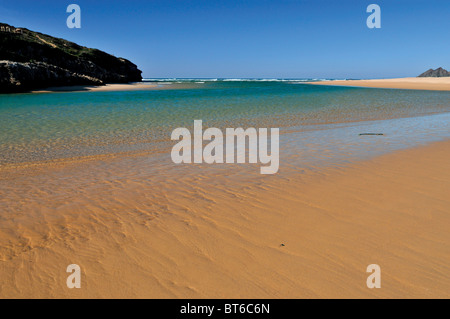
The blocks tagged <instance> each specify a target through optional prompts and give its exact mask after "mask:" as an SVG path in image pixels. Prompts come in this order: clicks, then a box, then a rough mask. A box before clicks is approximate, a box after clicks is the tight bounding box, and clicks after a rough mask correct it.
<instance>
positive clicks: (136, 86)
mask: <svg viewBox="0 0 450 319" xmlns="http://www.w3.org/2000/svg"><path fill="white" fill-rule="evenodd" d="M157 87H158V85H156V84H154V83H148V82H142V83H125V84H106V85H103V86H94V85H92V86H89V85H86V86H82V85H78V86H59V87H50V88H46V89H43V90H35V91H32V92H31V93H52V92H80V91H81V92H82V91H85V92H111V91H137V90H151V89H155V88H157Z"/></svg>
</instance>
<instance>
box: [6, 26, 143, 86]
mask: <svg viewBox="0 0 450 319" xmlns="http://www.w3.org/2000/svg"><path fill="white" fill-rule="evenodd" d="M6 30H7V31H6ZM19 30H20V31H19ZM141 73H142V72H141V71H140V70H139V69H138V68H137V66H136V65H135V64H133V63H131V62H130V61H128V60H125V59H122V58H116V57H114V56H112V55H110V54H108V53H105V52H103V51H100V50H97V49H90V48H86V47H83V46H79V45H78V44H75V43H73V42H70V41H66V40H63V39H59V38H54V37H51V36H49V35H45V34H42V33H38V32H33V31H30V30H27V29H16V28H14V27H12V26H9V25H7V24H4V23H0V92H1V93H10V92H24V91H28V90H34V89H40V88H46V87H51V86H68V85H103V84H107V83H128V82H140V81H141V80H142V76H141Z"/></svg>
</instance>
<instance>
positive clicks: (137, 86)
mask: <svg viewBox="0 0 450 319" xmlns="http://www.w3.org/2000/svg"><path fill="white" fill-rule="evenodd" d="M302 84H310V85H325V86H347V87H362V88H379V89H407V90H431V91H450V77H441V78H434V77H429V78H418V77H416V78H413V77H406V78H394V79H366V80H327V81H317V82H303V83H302ZM191 85H192V84H191ZM163 86H164V84H161V83H159V84H158V83H155V82H136V83H125V84H122V83H120V84H106V85H104V86H93V85H86V86H84V85H76V86H61V87H50V88H45V89H39V90H32V91H30V92H28V93H61V92H69V93H70V92H120V91H139V90H154V89H163ZM167 88H170V87H166V89H167ZM25 93H26V92H25Z"/></svg>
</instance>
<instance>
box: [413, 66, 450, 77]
mask: <svg viewBox="0 0 450 319" xmlns="http://www.w3.org/2000/svg"><path fill="white" fill-rule="evenodd" d="M447 76H450V72H448V71H447V70H445V69H443V68H437V69H436V70H433V69H429V70H428V71H426V72H424V73H422V74H421V75H419V76H418V77H419V78H429V77H433V78H440V77H447Z"/></svg>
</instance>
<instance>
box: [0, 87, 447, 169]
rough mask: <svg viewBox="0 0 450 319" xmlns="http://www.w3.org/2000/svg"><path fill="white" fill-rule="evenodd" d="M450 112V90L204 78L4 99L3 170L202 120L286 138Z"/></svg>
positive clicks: (0, 119)
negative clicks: (275, 130) (276, 130)
mask: <svg viewBox="0 0 450 319" xmlns="http://www.w3.org/2000/svg"><path fill="white" fill-rule="evenodd" d="M196 82H202V83H196ZM449 111H450V92H441V91H414V90H389V89H364V88H348V87H331V86H330V87H328V86H313V85H307V84H302V83H301V82H291V81H282V82H280V81H200V80H198V81H189V82H188V83H172V84H170V83H167V82H165V83H163V84H161V86H160V88H158V89H156V90H146V91H127V92H75V93H40V94H14V95H1V96H0V164H6V163H17V162H28V161H40V160H48V159H58V158H67V157H76V156H85V155H97V154H105V153H106V154H107V153H115V152H123V151H138V150H147V149H153V148H155V147H163V146H164V145H166V146H167V143H168V141H169V139H170V134H171V132H172V130H173V129H175V128H177V127H192V125H193V121H194V120H195V119H201V120H203V121H204V126H214V127H220V128H223V127H240V126H243V127H280V128H282V129H281V132H283V130H284V131H288V130H290V129H293V128H295V129H297V130H299V129H300V130H307V131H314V130H315V129H317V127H319V126H320V127H323V125H324V124H326V125H335V124H336V123H352V122H358V121H373V120H378V119H383V118H388V119H396V118H408V117H421V116H425V115H429V114H436V113H446V112H449ZM318 125H319V126H318ZM430 130H431V131H432V130H433V128H431V127H430ZM447 133H448V132H447ZM436 134H438V135H439V136H443V135H445V134H446V133H445V131H444V133H442V132H441V131H439V132H437V133H436ZM431 136H433V134H431ZM436 136H437V135H436Z"/></svg>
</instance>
